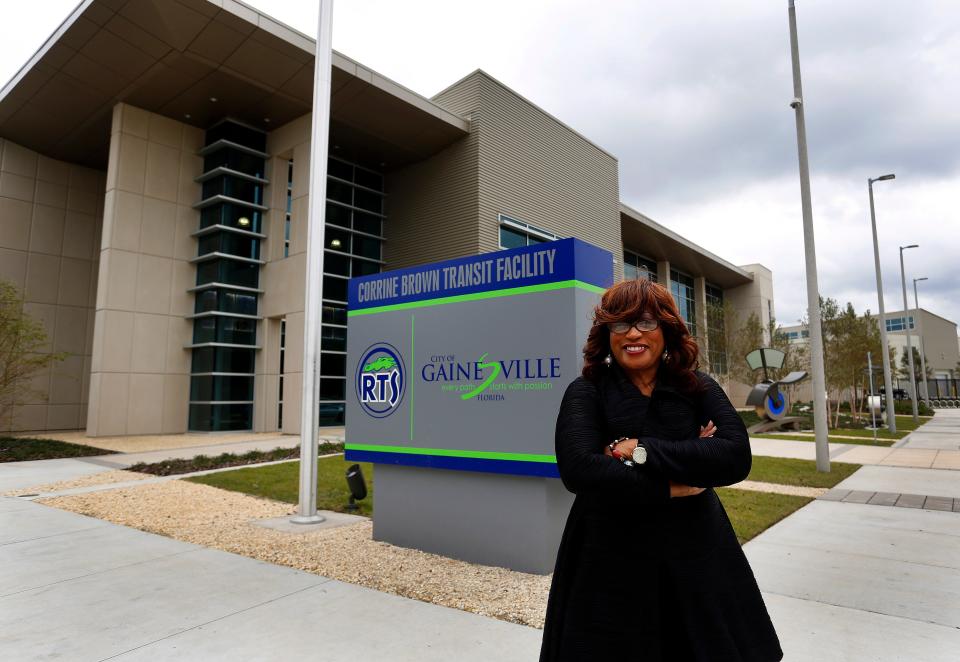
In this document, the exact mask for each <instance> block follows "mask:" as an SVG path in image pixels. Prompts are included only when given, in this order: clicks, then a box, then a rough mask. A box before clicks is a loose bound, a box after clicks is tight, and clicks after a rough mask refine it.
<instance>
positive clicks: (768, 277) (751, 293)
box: [723, 264, 776, 407]
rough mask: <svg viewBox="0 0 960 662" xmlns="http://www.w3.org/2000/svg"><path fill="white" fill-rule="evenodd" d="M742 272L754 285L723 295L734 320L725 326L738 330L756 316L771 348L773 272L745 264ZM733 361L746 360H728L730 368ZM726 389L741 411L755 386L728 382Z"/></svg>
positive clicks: (742, 266) (773, 311) (728, 291)
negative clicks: (752, 316)
mask: <svg viewBox="0 0 960 662" xmlns="http://www.w3.org/2000/svg"><path fill="white" fill-rule="evenodd" d="M740 268H741V269H743V270H744V271H746V272H747V273H749V274H751V275H753V282H751V283H747V284H746V285H741V286H739V287H733V288H730V289H728V290H724V291H723V300H724V302H725V303H726V302H729V303H730V305H731V307H732V309H733V313H734V319H733V320H726V323H727V324H728V325H729V324H733V325H734V326H735V327H737V326H739V325H741V324H743V322H744V321H745V320H746V319H747V317H749V316H750V314H751V313H756V314H757V316H758V317H759V318H760V322H761V324H763V329H764V331H763V334H764V342H765V343H767V344H769V342H770V338H769V330H768V329H769V324H770V314H771V312H772V313H773V315H774V316H776V310H775V309H774V306H773V272H771V271H770V269H768V268H767V267H765V266H763V265H762V264H746V265H741V266H740ZM734 361H743V357H742V356H728V357H727V362H728V364H731V363H732V362H734ZM723 386H724V389H725V390H726V392H727V395H728V396H729V398H730V401H731V402H732V403H733V405H734V406H735V407H742V406H744V402H745V400H746V398H747V394H748V393H749V392H750V388H751V387H752V386H753V385H752V384H741V383H738V382H735V381H732V380H726V381H725V382H724V384H723Z"/></svg>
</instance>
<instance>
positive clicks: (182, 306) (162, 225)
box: [87, 104, 203, 436]
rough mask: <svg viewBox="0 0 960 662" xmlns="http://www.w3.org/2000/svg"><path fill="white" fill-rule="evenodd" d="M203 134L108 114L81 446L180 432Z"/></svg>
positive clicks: (157, 120) (134, 111) (123, 113)
mask: <svg viewBox="0 0 960 662" xmlns="http://www.w3.org/2000/svg"><path fill="white" fill-rule="evenodd" d="M202 145H203V131H201V130H199V129H196V128H194V127H191V126H188V125H185V124H182V123H180V122H176V121H174V120H171V119H169V118H167V117H163V116H161V115H157V114H154V113H149V112H147V111H144V110H141V109H139V108H135V107H133V106H130V105H126V104H118V105H117V106H116V107H115V108H114V113H113V124H112V129H111V137H110V160H109V164H108V168H107V180H106V194H105V196H104V203H103V207H104V214H103V217H104V221H103V232H102V237H101V243H100V271H99V280H98V287H97V299H96V317H95V323H94V337H93V354H92V361H91V376H90V401H89V410H88V411H89V413H88V417H87V434H88V435H89V436H110V435H121V434H150V433H179V432H185V431H186V429H187V415H188V401H189V386H190V377H189V374H190V350H189V349H184V347H185V345H188V344H190V342H191V336H192V331H193V323H192V321H191V320H189V319H186V316H187V315H190V314H192V313H193V305H194V295H193V294H192V293H190V292H188V291H187V290H188V289H189V288H191V287H192V286H193V285H194V283H195V279H196V268H195V266H194V265H193V264H191V263H190V262H189V260H190V259H191V258H193V257H195V256H196V254H197V248H196V239H194V238H193V237H192V236H191V234H192V233H193V232H195V231H196V230H197V229H198V227H199V212H198V211H196V210H194V209H193V208H192V205H193V204H194V203H196V202H198V201H199V199H200V185H199V184H197V183H196V182H194V178H195V177H197V176H198V175H200V174H201V170H202V166H203V159H202V158H201V157H200V156H199V155H198V154H197V151H198V150H199V149H200V147H201V146H202Z"/></svg>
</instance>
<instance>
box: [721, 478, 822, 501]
mask: <svg viewBox="0 0 960 662" xmlns="http://www.w3.org/2000/svg"><path fill="white" fill-rule="evenodd" d="M730 487H733V488H735V489H738V490H749V491H750V492H773V493H774V494H792V495H794V496H803V497H813V498H814V499H816V498H817V497H818V496H820V495H821V494H826V493H827V489H826V488H824V487H802V486H800V485H781V484H780V483H763V482H760V481H759V480H745V481H743V482H742V483H737V484H736V485H731V486H730Z"/></svg>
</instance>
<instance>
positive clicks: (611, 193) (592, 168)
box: [473, 72, 622, 262]
mask: <svg viewBox="0 0 960 662" xmlns="http://www.w3.org/2000/svg"><path fill="white" fill-rule="evenodd" d="M473 77H474V78H476V79H477V80H478V82H479V87H480V104H479V108H478V110H477V111H476V112H474V113H473V121H474V122H477V121H478V120H479V122H478V131H479V134H480V180H479V183H480V250H481V251H493V250H497V249H498V248H499V229H498V223H497V217H498V215H499V214H501V213H503V214H507V215H508V216H513V217H516V218H517V219H518V220H522V221H525V222H527V223H530V224H533V225H535V226H538V227H541V228H543V229H544V230H548V231H550V232H552V233H554V234H557V235H559V236H561V237H579V238H581V239H584V240H586V241H590V242H591V243H593V244H596V245H598V246H600V247H601V248H604V249H606V250H608V251H610V252H611V253H613V255H614V256H615V258H616V259H617V262H619V261H620V259H619V257H617V256H619V255H620V252H621V246H622V244H621V236H620V212H619V209H620V197H619V196H620V191H619V182H618V173H617V160H616V159H615V158H614V157H613V156H611V155H609V154H608V153H606V152H604V151H603V150H602V149H600V148H598V147H597V146H595V145H593V144H591V143H590V142H589V141H587V140H586V139H585V138H583V137H582V136H580V135H578V134H577V133H576V132H574V131H572V130H571V129H570V128H568V127H566V126H564V125H563V124H562V123H560V122H559V121H557V120H556V119H555V118H553V117H551V116H550V115H549V114H547V113H545V112H544V111H542V110H540V109H539V108H537V107H536V106H534V105H533V104H531V103H530V102H529V101H527V100H526V99H523V98H522V97H520V96H519V95H517V94H516V93H514V92H513V91H511V90H509V89H508V88H506V87H505V86H503V85H502V84H501V83H499V82H497V81H496V80H494V79H492V78H490V77H489V76H487V75H486V74H484V73H483V72H477V73H475V74H474V75H473Z"/></svg>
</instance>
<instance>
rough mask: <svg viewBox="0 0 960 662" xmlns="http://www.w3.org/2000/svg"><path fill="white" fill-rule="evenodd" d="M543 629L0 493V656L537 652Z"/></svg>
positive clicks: (379, 656) (415, 656)
mask: <svg viewBox="0 0 960 662" xmlns="http://www.w3.org/2000/svg"><path fill="white" fill-rule="evenodd" d="M540 637H541V632H540V631H539V630H536V629H533V628H528V627H523V626H520V625H513V624H511V623H506V622H503V621H498V620H494V619H491V618H486V617H483V616H477V615H475V614H469V613H467V612H463V611H459V610H456V609H447V608H445V607H438V606H436V605H432V604H427V603H424V602H417V601H415V600H410V599H407V598H401V597H398V596H395V595H390V594H387V593H380V592H378V591H373V590H370V589H366V588H362V587H359V586H354V585H351V584H344V583H341V582H337V581H332V580H329V579H326V578H324V577H319V576H317V575H312V574H309V573H306V572H300V571H299V570H293V569H290V568H285V567H281V566H276V565H271V564H268V563H262V562H260V561H255V560H253V559H249V558H246V557H242V556H236V555H233V554H228V553H226V552H220V551H217V550H212V549H206V548H203V547H199V546H196V545H191V544H188V543H183V542H179V541H176V540H171V539H169V538H164V537H161V536H155V535H152V534H149V533H144V532H142V531H137V530H134V529H129V528H126V527H122V526H117V525H115V524H111V523H109V522H104V521H102V520H97V519H91V518H88V517H84V516H82V515H76V514H74V513H69V512H65V511H60V510H56V509H53V508H48V507H46V506H42V505H39V504H36V503H31V502H26V501H22V500H17V499H11V498H0V659H3V660H18V661H19V660H39V659H53V658H57V659H65V660H105V659H108V658H109V659H118V660H151V661H156V660H178V661H179V660H204V661H206V660H231V661H232V660H245V661H247V660H313V659H322V660H325V661H337V660H343V661H345V662H347V661H349V662H354V661H355V660H410V661H417V662H419V661H427V660H438V661H439V660H444V661H446V660H464V661H472V660H476V661H477V662H480V661H487V660H497V661H498V662H510V661H513V660H531V659H536V657H537V655H538V653H539V650H540Z"/></svg>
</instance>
